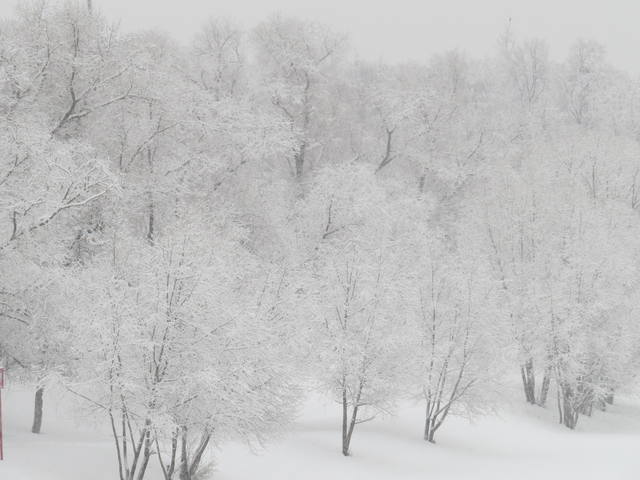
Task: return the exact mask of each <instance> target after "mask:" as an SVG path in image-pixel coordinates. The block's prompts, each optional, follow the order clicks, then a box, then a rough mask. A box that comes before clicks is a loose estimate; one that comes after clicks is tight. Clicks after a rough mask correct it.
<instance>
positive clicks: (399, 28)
mask: <svg viewBox="0 0 640 480" xmlns="http://www.w3.org/2000/svg"><path fill="white" fill-rule="evenodd" d="M49 1H61V0H49ZM93 3H94V5H95V6H96V7H97V8H99V9H101V10H102V11H103V12H105V13H106V14H107V16H109V17H110V18H112V19H114V20H115V19H121V20H122V27H123V29H124V30H125V31H126V30H131V29H138V28H160V29H162V30H165V31H168V32H170V33H171V34H172V35H173V36H175V37H176V38H178V39H179V40H181V41H187V40H189V39H190V38H191V35H192V32H193V31H194V30H197V29H198V28H199V27H200V25H201V24H202V22H203V20H204V19H206V18H207V17H210V16H224V17H228V18H231V19H233V20H235V21H237V22H238V23H240V24H242V25H245V26H246V27H250V26H252V25H254V24H256V23H257V22H259V21H260V20H262V19H264V18H265V17H267V16H268V15H269V14H271V13H274V12H280V13H282V14H285V15H293V16H296V17H300V18H308V19H313V20H317V21H321V22H323V23H326V24H329V25H331V26H333V27H334V28H335V29H337V30H339V31H342V32H345V33H347V34H348V35H349V37H350V40H351V45H352V46H353V47H354V49H355V50H356V51H357V52H358V53H359V55H360V56H361V57H362V58H365V59H370V60H378V59H382V60H385V61H391V62H394V61H404V60H419V61H422V60H425V59H426V58H428V57H429V56H430V55H432V54H434V53H441V52H444V51H446V50H451V49H454V48H458V49H460V50H462V51H463V52H466V53H467V54H469V55H471V56H474V57H481V56H485V55H488V54H491V53H492V52H493V50H494V49H495V47H496V41H497V38H498V36H499V35H500V33H502V31H503V30H504V28H505V26H506V24H507V21H508V19H509V18H511V19H512V25H513V28H514V31H515V32H516V34H517V35H518V36H519V37H539V38H542V39H544V40H546V41H547V42H548V44H549V45H550V48H551V55H552V57H554V58H562V57H563V56H564V55H565V54H566V53H567V51H568V48H569V46H570V45H571V44H572V43H573V41H575V40H576V39H578V38H593V39H595V40H597V41H598V42H600V43H602V44H603V45H605V47H606V49H607V52H608V58H609V61H610V62H611V63H612V64H613V65H615V66H616V67H618V68H622V69H625V70H627V71H629V72H632V73H634V74H639V73H640V19H639V17H640V16H639V15H638V14H639V13H640V3H638V2H637V0H636V1H633V0H608V1H603V0H526V1H524V0H448V1H446V0H422V1H420V0H93ZM15 4H16V0H0V15H1V16H6V15H8V14H10V13H11V11H12V8H13V5H15Z"/></svg>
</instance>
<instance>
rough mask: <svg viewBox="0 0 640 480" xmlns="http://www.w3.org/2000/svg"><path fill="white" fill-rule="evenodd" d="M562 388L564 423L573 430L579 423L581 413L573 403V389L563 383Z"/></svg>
mask: <svg viewBox="0 0 640 480" xmlns="http://www.w3.org/2000/svg"><path fill="white" fill-rule="evenodd" d="M561 390H562V423H563V424H564V426H565V427H567V428H570V429H571V430H573V429H574V428H576V425H577V424H578V418H579V416H580V413H579V412H578V409H577V408H575V407H574V405H573V396H574V393H573V390H572V389H571V387H570V386H568V385H563V386H562V387H561Z"/></svg>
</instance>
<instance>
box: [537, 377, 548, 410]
mask: <svg viewBox="0 0 640 480" xmlns="http://www.w3.org/2000/svg"><path fill="white" fill-rule="evenodd" d="M550 383H551V372H550V371H549V369H546V370H545V372H544V377H543V379H542V386H541V387H540V397H539V398H538V405H539V406H541V407H544V406H545V405H546V403H547V397H548V395H549V384H550Z"/></svg>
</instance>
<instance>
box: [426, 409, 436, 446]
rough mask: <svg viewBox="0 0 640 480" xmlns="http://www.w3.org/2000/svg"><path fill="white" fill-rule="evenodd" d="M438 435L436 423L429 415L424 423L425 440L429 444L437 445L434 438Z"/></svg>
mask: <svg viewBox="0 0 640 480" xmlns="http://www.w3.org/2000/svg"><path fill="white" fill-rule="evenodd" d="M435 434H436V421H435V419H434V418H431V417H429V416H428V415H427V417H426V419H425V421H424V439H425V441H427V442H429V443H436V441H435V440H434V436H435Z"/></svg>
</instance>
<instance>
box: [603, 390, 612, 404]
mask: <svg viewBox="0 0 640 480" xmlns="http://www.w3.org/2000/svg"><path fill="white" fill-rule="evenodd" d="M613 396H614V392H613V390H611V391H610V392H609V393H607V396H606V397H605V398H604V401H605V402H607V403H608V404H609V405H613Z"/></svg>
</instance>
